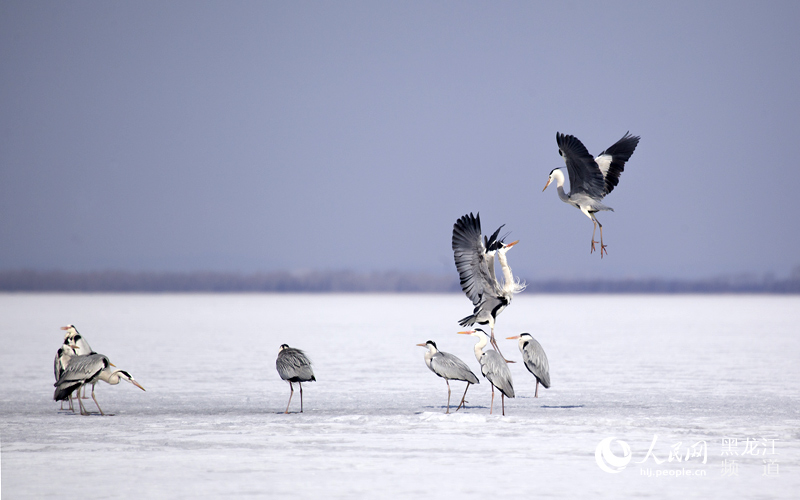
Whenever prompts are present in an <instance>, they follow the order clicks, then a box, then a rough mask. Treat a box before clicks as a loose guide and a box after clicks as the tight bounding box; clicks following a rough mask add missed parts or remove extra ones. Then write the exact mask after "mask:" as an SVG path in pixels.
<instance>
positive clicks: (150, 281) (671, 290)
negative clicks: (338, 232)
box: [0, 270, 800, 294]
mask: <svg viewBox="0 0 800 500" xmlns="http://www.w3.org/2000/svg"><path fill="white" fill-rule="evenodd" d="M527 290H528V291H529V292H534V293H563V294H570V293H612V294H613V293H619V294H621V293H653V294H655V293H659V294H662V293H666V294H681V293H760V294H798V293H800V273H797V272H793V273H792V275H791V276H790V277H788V278H786V279H776V278H774V277H770V276H766V277H759V276H752V275H746V276H734V277H716V278H707V279H697V280H683V279H674V280H668V279H663V278H652V279H646V278H642V279H633V278H632V279H618V280H608V279H587V280H528V282H527ZM0 291H2V292H87V293H89V292H112V293H113V292H120V293H121V292H151V293H182V292H186V293H192V292H213V293H226V292H229V293H235V292H275V293H298V292H301V293H303V292H305V293H365V292H366V293H373V292H375V293H380V292H385V293H458V292H460V291H461V288H460V286H459V283H458V280H457V279H456V278H455V277H453V276H443V275H436V274H425V273H404V272H374V273H356V272H351V271H330V272H323V271H309V272H270V273H254V274H244V273H225V272H186V273H178V272H128V271H95V272H64V271H31V270H22V271H0Z"/></svg>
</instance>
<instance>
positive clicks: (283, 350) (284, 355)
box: [275, 344, 317, 413]
mask: <svg viewBox="0 0 800 500" xmlns="http://www.w3.org/2000/svg"><path fill="white" fill-rule="evenodd" d="M275 368H276V369H277V370H278V374H279V375H280V376H281V378H282V379H283V380H286V381H287V382H289V390H290V391H291V392H290V393H289V402H288V403H287V404H286V411H284V413H289V405H290V404H292V396H293V395H294V387H292V382H297V383H298V385H300V413H303V382H315V381H316V380H317V379H316V378H314V371H313V370H312V369H311V360H310V359H308V356H306V353H304V352H303V351H301V350H300V349H295V348H294V347H289V346H288V345H286V344H283V345H281V347H280V349H279V350H278V359H277V360H276V361H275Z"/></svg>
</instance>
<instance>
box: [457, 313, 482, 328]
mask: <svg viewBox="0 0 800 500" xmlns="http://www.w3.org/2000/svg"><path fill="white" fill-rule="evenodd" d="M477 319H478V317H477V316H475V315H474V314H470V315H469V316H467V317H466V318H461V320H460V321H459V322H458V324H459V325H461V326H472V325H474V324H475V321H477Z"/></svg>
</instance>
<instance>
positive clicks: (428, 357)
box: [425, 344, 436, 368]
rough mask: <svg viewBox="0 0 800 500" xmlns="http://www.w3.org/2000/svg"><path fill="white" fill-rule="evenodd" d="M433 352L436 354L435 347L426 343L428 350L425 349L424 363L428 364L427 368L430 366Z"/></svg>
mask: <svg viewBox="0 0 800 500" xmlns="http://www.w3.org/2000/svg"><path fill="white" fill-rule="evenodd" d="M434 354H436V348H435V347H433V346H432V345H430V344H428V350H427V351H425V364H426V365H428V368H430V367H431V359H433V355H434Z"/></svg>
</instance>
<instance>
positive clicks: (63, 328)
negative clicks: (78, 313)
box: [61, 326, 69, 330]
mask: <svg viewBox="0 0 800 500" xmlns="http://www.w3.org/2000/svg"><path fill="white" fill-rule="evenodd" d="M61 329H62V330H69V327H68V326H62V327H61Z"/></svg>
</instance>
